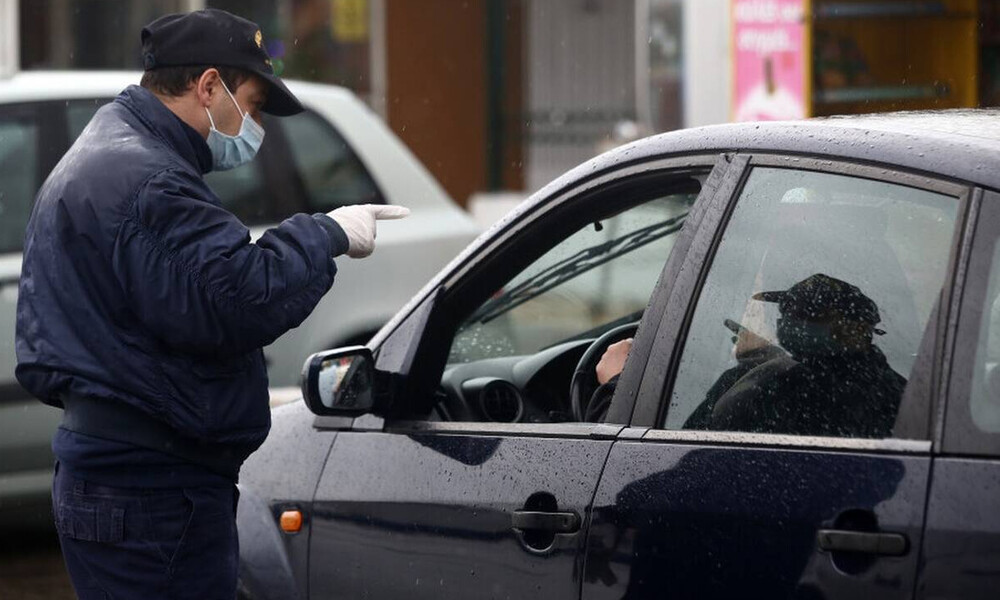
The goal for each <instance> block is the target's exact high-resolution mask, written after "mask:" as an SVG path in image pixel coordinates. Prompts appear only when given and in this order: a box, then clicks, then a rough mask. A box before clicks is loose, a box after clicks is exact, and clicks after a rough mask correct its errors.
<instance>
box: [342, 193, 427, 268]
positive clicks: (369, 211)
mask: <svg viewBox="0 0 1000 600" xmlns="http://www.w3.org/2000/svg"><path fill="white" fill-rule="evenodd" d="M326 214H327V215H328V216H329V217H330V218H331V219H333V220H334V221H336V222H337V224H338V225H340V228H341V229H343V230H344V233H346V234H347V241H348V242H349V244H348V249H347V255H348V256H350V257H351V258H364V257H366V256H368V255H369V254H371V253H372V252H373V251H374V250H375V221H376V220H380V219H381V220H385V219H402V218H403V217H405V216H407V215H409V214H410V209H408V208H406V207H405V206H395V205H392V204H389V205H386V204H355V205H353V206H341V207H340V208H338V209H336V210H331V211H330V212H328V213H326Z"/></svg>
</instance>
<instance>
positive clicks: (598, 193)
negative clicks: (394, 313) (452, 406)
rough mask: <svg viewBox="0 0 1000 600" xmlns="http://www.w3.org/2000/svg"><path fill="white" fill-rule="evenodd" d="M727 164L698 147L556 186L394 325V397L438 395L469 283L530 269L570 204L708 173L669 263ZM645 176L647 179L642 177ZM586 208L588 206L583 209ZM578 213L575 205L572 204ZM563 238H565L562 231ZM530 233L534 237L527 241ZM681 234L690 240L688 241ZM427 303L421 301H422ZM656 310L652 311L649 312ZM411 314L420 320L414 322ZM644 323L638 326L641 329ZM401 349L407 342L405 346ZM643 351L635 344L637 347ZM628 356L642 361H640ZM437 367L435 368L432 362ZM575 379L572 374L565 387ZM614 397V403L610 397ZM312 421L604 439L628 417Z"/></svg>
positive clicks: (394, 415) (390, 349)
mask: <svg viewBox="0 0 1000 600" xmlns="http://www.w3.org/2000/svg"><path fill="white" fill-rule="evenodd" d="M727 168H728V164H727V163H726V161H724V160H721V159H720V157H719V155H718V154H717V153H708V154H697V155H691V156H685V157H673V158H662V159H654V160H650V161H647V162H643V163H639V164H636V165H632V166H629V167H626V168H618V169H617V170H614V171H613V172H611V173H604V174H601V173H598V174H596V176H594V177H591V178H587V179H584V180H583V181H582V182H579V183H578V184H577V185H574V186H572V187H569V188H565V187H563V188H561V189H558V190H556V191H555V192H554V193H553V194H552V195H551V196H550V197H549V198H548V199H546V200H544V201H542V202H539V203H537V204H535V205H534V206H532V207H531V208H530V209H528V210H527V211H526V212H525V213H524V214H522V215H520V216H519V218H518V219H516V220H513V221H511V222H509V223H508V224H507V225H506V227H505V228H504V229H503V230H501V231H500V232H499V233H498V234H497V235H495V236H494V237H493V239H492V240H490V242H489V243H487V244H485V245H484V246H483V247H481V248H480V249H479V251H478V252H477V253H476V254H475V255H474V256H473V257H471V258H470V260H468V261H467V262H465V263H464V264H462V265H460V266H458V267H457V268H455V269H454V270H453V271H452V272H451V273H449V274H448V275H447V276H445V277H444V278H443V279H442V284H441V286H440V287H438V288H436V291H435V292H433V295H432V296H429V297H427V298H425V299H424V301H423V302H424V303H426V302H429V303H430V304H428V305H427V306H424V307H423V308H422V309H421V310H417V311H414V313H411V314H410V315H409V316H408V317H407V318H406V319H405V320H404V321H403V322H401V324H400V325H399V327H398V328H397V329H396V331H395V332H393V333H392V334H390V336H389V337H388V338H387V339H386V341H385V342H384V343H383V345H382V346H381V347H380V348H379V349H378V353H379V359H378V363H379V364H378V365H377V366H378V367H379V368H384V365H383V364H381V363H382V358H383V355H386V357H387V358H388V357H390V356H394V355H395V354H394V353H395V351H396V350H395V348H396V347H397V346H405V347H406V351H405V352H404V354H405V357H404V362H403V364H398V365H394V369H399V371H400V372H402V373H403V374H405V375H407V376H406V377H404V378H402V380H401V382H399V383H400V385H399V386H398V387H397V388H396V389H394V390H393V395H394V396H395V398H394V402H395V403H396V404H400V403H401V404H404V405H407V406H412V403H414V402H420V401H421V399H422V398H429V397H431V396H432V395H433V390H434V389H436V385H437V383H438V382H439V381H440V376H441V373H440V372H438V369H437V368H436V365H438V364H439V363H440V364H443V361H444V360H445V358H446V357H447V354H448V351H449V350H450V347H451V341H452V340H453V338H454V334H455V328H456V327H457V326H458V325H459V324H460V322H461V319H460V318H458V317H456V316H455V315H457V314H463V315H464V314H466V312H467V311H463V310H462V309H461V308H459V307H466V305H470V306H471V307H472V308H473V309H474V307H475V306H476V305H478V296H477V297H476V298H474V299H473V298H470V296H473V295H475V294H470V290H474V289H486V288H488V287H489V286H484V283H483V282H484V281H496V280H498V279H503V278H504V277H505V276H506V275H507V274H509V272H511V271H513V272H516V269H518V268H524V267H525V266H527V265H528V264H530V263H531V262H532V261H533V260H535V259H537V258H538V257H539V256H541V255H542V254H544V253H545V252H546V251H547V250H548V249H551V247H552V245H551V244H549V243H547V242H545V241H544V235H540V234H539V232H540V231H542V230H544V229H545V228H546V227H548V226H550V225H551V224H552V223H553V222H554V221H560V220H564V219H565V211H566V210H573V207H571V205H573V204H576V205H582V206H584V207H592V206H594V204H595V203H596V202H598V201H599V199H600V198H601V197H605V196H606V195H607V194H608V193H613V192H615V191H620V190H621V188H622V187H623V186H636V187H640V186H648V185H650V184H655V183H656V182H657V181H660V182H663V183H664V187H665V188H666V186H667V185H668V182H669V181H670V180H671V179H675V180H676V179H680V178H683V177H685V176H687V175H690V174H694V173H705V174H708V181H706V183H705V185H703V187H702V191H701V192H700V193H699V196H698V201H697V202H695V205H694V206H695V208H693V209H692V212H691V215H690V216H689V221H690V222H691V225H692V226H691V227H689V226H688V225H687V224H685V227H684V228H683V229H682V230H681V231H680V232H679V233H678V235H679V237H678V241H677V243H676V244H675V246H674V249H673V250H672V252H671V258H670V259H669V260H666V259H665V264H669V263H672V262H676V259H674V258H673V257H674V256H675V255H677V254H678V252H679V251H681V253H683V252H686V247H687V246H690V238H691V237H692V236H693V232H694V231H695V230H696V229H697V227H698V226H699V225H698V223H697V217H696V216H695V215H696V213H697V212H698V211H699V209H698V208H697V207H698V206H699V205H707V204H708V200H710V199H711V198H710V196H713V195H714V194H715V193H716V192H717V190H716V189H714V188H712V187H711V185H710V182H711V180H712V179H713V176H714V174H715V173H716V172H717V170H720V169H721V170H723V173H724V172H725V170H726V169H727ZM640 180H641V181H640ZM577 210H587V208H582V209H577ZM574 212H576V211H574ZM561 239H562V238H561ZM529 240H530V241H529ZM683 240H687V241H686V242H685V241H683ZM525 245H530V246H531V247H532V248H533V250H532V251H530V252H527V253H526V252H525V251H524V246H525ZM666 268H667V267H666V266H665V267H664V270H661V273H660V276H659V279H658V281H657V283H656V284H655V286H654V288H653V292H652V293H651V296H650V298H651V299H652V298H655V297H657V295H658V290H659V289H660V288H661V287H662V286H663V285H664V284H665V279H664V273H665V272H666ZM422 304H423V303H422ZM655 309H656V307H654V306H652V305H650V306H649V307H648V308H647V316H644V318H643V320H642V323H647V322H650V323H654V324H655V323H657V322H659V315H656V314H652V315H651V314H650V311H652V310H655ZM650 316H651V317H652V318H650ZM410 321H414V324H413V325H412V326H410V325H409V322H410ZM642 330H643V327H642V326H640V328H639V331H640V332H641V331H642ZM397 333H399V334H402V335H400V337H399V338H398V339H394V338H395V337H396V334H397ZM399 349H400V350H403V348H399ZM633 352H634V353H636V354H637V351H636V350H633ZM639 358H640V360H635V361H630V362H638V363H644V362H645V361H643V360H641V357H639ZM431 367H435V368H431ZM568 385H569V382H568V381H567V386H568ZM612 404H614V403H612ZM630 413H631V407H628V408H627V411H626V414H630ZM314 426H316V427H319V428H324V429H338V428H340V429H343V428H353V429H354V430H359V429H364V430H371V429H373V428H374V429H380V430H381V429H384V430H385V431H392V432H396V433H407V432H411V433H412V432H440V433H448V434H477V435H481V434H483V433H495V434H497V435H518V436H544V437H581V436H583V437H589V438H594V437H595V436H596V437H599V438H606V437H614V436H615V435H617V433H618V432H619V431H620V430H621V429H622V428H623V427H624V425H623V424H602V423H594V424H587V423H576V422H566V423H486V422H479V421H454V422H451V421H446V422H436V421H427V420H417V419H414V418H412V417H411V416H409V415H407V414H406V413H405V412H403V413H400V412H399V411H398V407H397V410H395V411H394V410H392V409H390V411H389V414H388V415H384V416H372V415H368V416H365V417H361V418H358V419H355V420H354V421H353V423H351V422H349V420H347V419H341V420H336V421H335V420H332V419H324V418H322V417H321V418H318V419H317V420H316V421H315V424H314Z"/></svg>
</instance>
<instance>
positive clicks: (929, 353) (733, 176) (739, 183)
mask: <svg viewBox="0 0 1000 600" xmlns="http://www.w3.org/2000/svg"><path fill="white" fill-rule="evenodd" d="M737 156H740V157H742V158H743V159H744V162H743V163H742V165H741V168H740V169H734V170H733V171H731V172H730V173H729V175H728V179H727V181H726V183H725V187H726V188H728V189H729V190H730V193H729V194H728V195H722V194H720V195H718V196H717V197H716V198H715V205H714V206H713V207H712V208H711V209H710V210H709V212H710V214H711V215H712V216H713V220H712V221H711V222H706V223H704V225H703V227H702V228H701V229H700V230H699V234H698V239H697V240H696V241H695V242H694V244H695V246H696V247H702V248H705V252H704V253H703V254H702V255H701V256H700V257H699V256H697V255H692V256H689V257H688V262H687V263H686V265H685V267H684V269H683V270H685V271H687V272H688V273H689V278H690V279H692V280H693V281H692V282H691V285H688V286H685V292H686V294H685V295H684V296H683V297H679V298H674V299H671V303H670V305H668V307H667V310H666V311H665V313H664V317H663V320H662V322H661V323H660V324H659V327H658V331H657V334H656V338H657V345H656V346H655V347H654V348H653V349H652V351H651V352H650V353H649V355H648V360H649V361H650V364H653V365H658V366H657V367H656V368H650V369H648V370H647V372H648V373H649V375H648V376H647V377H645V378H644V379H643V381H642V383H641V385H640V388H639V391H638V398H637V399H636V405H635V411H634V413H633V415H632V420H631V426H632V427H634V428H648V429H649V431H648V433H647V434H646V437H650V438H651V439H652V438H656V439H659V440H664V441H666V440H672V441H678V442H693V441H699V442H706V443H713V444H723V445H731V444H737V445H746V446H754V447H756V446H781V447H784V446H794V447H822V448H833V449H844V450H852V451H860V450H864V451H875V450H879V449H882V450H885V451H890V452H927V451H929V450H930V449H931V448H932V447H936V446H938V445H939V444H940V435H939V431H938V430H939V428H938V427H937V424H938V422H939V420H940V418H941V416H940V411H939V410H935V409H936V408H939V407H940V406H941V401H942V399H943V397H944V396H943V386H942V385H941V383H942V382H943V381H945V380H946V375H947V371H946V367H947V364H946V360H945V357H946V353H945V352H944V347H945V344H946V343H950V342H951V341H952V340H953V339H954V332H953V329H954V327H953V326H954V324H953V323H951V322H950V320H949V315H950V314H951V307H952V305H953V298H952V294H951V293H950V291H951V290H954V289H955V281H956V273H958V272H959V271H960V270H961V269H960V262H959V261H960V259H963V260H964V258H965V253H960V252H959V250H960V248H961V246H962V243H963V240H964V239H965V231H966V221H967V217H968V212H969V207H970V204H971V203H972V200H973V187H972V186H971V185H970V184H968V183H965V182H960V181H957V180H952V179H948V178H947V177H944V176H942V175H940V174H928V173H917V172H913V171H909V170H906V169H901V168H899V167H897V166H893V165H881V164H872V163H860V162H852V161H850V160H848V159H841V158H838V159H834V158H830V159H826V158H817V157H814V156H801V155H793V154H784V153H778V152H760V153H753V154H750V153H747V154H742V155H737ZM756 167H772V168H787V169H793V170H804V171H813V172H819V173H827V174H831V175H841V176H847V177H859V178H863V179H869V180H874V181H882V182H886V183H893V184H899V185H905V186H908V187H914V188H918V189H921V190H926V191H930V192H937V193H941V194H945V195H948V196H952V197H954V198H955V199H956V201H957V202H958V203H959V205H958V213H957V215H956V223H955V230H954V233H953V235H952V241H951V246H950V250H949V258H948V266H947V269H946V272H945V279H944V282H943V284H942V289H943V290H945V291H946V293H944V294H942V296H941V297H940V300H939V305H938V306H937V307H936V309H935V310H934V311H932V313H931V315H930V317H929V319H928V323H927V325H926V326H925V331H924V337H923V339H922V341H921V344H920V346H919V350H918V356H917V359H916V361H915V363H914V367H913V371H912V373H921V374H922V375H924V376H922V377H919V378H918V377H912V376H911V377H910V384H909V385H908V386H907V391H906V395H905V396H904V400H903V404H902V405H901V408H900V416H899V417H898V418H897V422H898V423H903V424H905V426H906V427H907V430H908V431H912V432H914V433H915V434H916V435H920V436H921V439H912V440H911V439H905V438H904V439H900V438H893V439H884V440H863V441H860V440H858V439H856V438H829V437H818V436H793V435H787V434H759V433H749V432H716V431H690V430H667V429H661V428H660V424H661V423H662V422H663V420H664V418H665V416H666V411H667V409H668V406H669V401H670V395H671V392H672V389H673V385H674V382H675V379H676V376H677V371H678V368H679V365H680V359H681V356H682V355H683V351H684V344H685V342H686V340H687V337H688V333H689V329H690V326H691V323H692V320H693V317H694V311H695V308H696V305H697V301H698V299H699V297H700V295H701V291H702V289H703V287H704V285H705V281H706V279H707V277H708V274H709V272H710V270H711V267H712V263H713V261H714V259H715V256H716V254H717V251H718V248H719V245H720V243H721V241H722V237H723V235H724V233H725V231H726V227H727V226H728V224H729V220H730V218H731V217H732V214H733V211H734V210H735V207H736V204H737V202H738V201H739V199H740V196H741V195H742V193H743V189H744V187H745V184H746V182H747V179H748V178H749V176H750V173H751V172H752V171H753V169H754V168H756ZM932 323H933V326H932Z"/></svg>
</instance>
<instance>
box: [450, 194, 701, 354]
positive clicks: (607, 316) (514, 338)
mask: <svg viewBox="0 0 1000 600" xmlns="http://www.w3.org/2000/svg"><path fill="white" fill-rule="evenodd" d="M696 197H697V193H696V192H692V191H686V192H683V193H676V194H670V195H666V196H663V197H659V198H656V199H653V200H650V201H648V202H645V203H643V204H640V205H638V206H634V207H632V208H629V209H627V210H624V211H621V212H619V213H618V214H615V215H612V216H609V217H607V218H604V219H601V220H599V221H595V222H592V223H589V224H587V225H586V226H584V227H583V228H581V229H579V230H578V231H576V232H575V233H573V234H572V235H570V236H569V237H567V238H566V239H564V240H563V241H561V242H559V243H558V244H556V245H555V246H554V247H553V248H551V249H550V250H549V251H548V252H546V253H545V254H544V255H542V256H541V257H540V258H538V259H537V260H535V261H534V262H532V263H531V264H530V265H529V266H528V267H527V268H525V269H524V270H522V271H521V272H520V273H519V274H517V275H516V276H515V277H514V278H513V279H511V280H510V281H508V282H507V283H506V284H505V285H503V286H502V287H500V288H499V289H497V290H496V292H495V293H494V294H493V295H492V297H491V298H490V299H489V300H487V301H486V302H485V303H484V304H482V305H481V306H480V307H479V308H478V309H477V310H476V311H475V312H473V313H472V315H471V316H470V317H468V318H467V319H465V321H464V322H463V323H462V324H461V325H460V326H459V329H458V333H457V335H456V336H455V338H454V341H453V344H452V346H451V352H450V355H449V363H451V364H455V363H467V362H470V361H476V360H482V359H486V358H498V357H504V356H519V355H526V354H532V353H534V352H537V351H538V350H540V349H542V348H546V347H548V346H551V345H554V344H556V343H558V342H562V341H567V340H570V339H573V338H576V337H586V336H596V335H597V334H598V333H599V332H600V330H601V329H603V328H607V327H608V326H613V325H617V324H619V323H620V322H626V321H637V320H638V319H639V318H640V317H641V313H642V311H643V309H644V308H645V307H646V304H647V303H648V301H649V297H650V293H651V292H652V290H653V287H654V286H655V284H656V281H657V278H658V277H659V274H660V271H661V270H662V269H663V265H664V263H665V262H666V260H667V258H668V257H669V256H670V250H671V248H672V247H673V245H674V242H675V241H676V240H677V236H678V233H679V231H680V229H681V227H682V225H683V223H684V218H685V217H686V216H687V214H688V211H689V210H690V208H691V205H692V204H693V203H694V200H695V198H696Z"/></svg>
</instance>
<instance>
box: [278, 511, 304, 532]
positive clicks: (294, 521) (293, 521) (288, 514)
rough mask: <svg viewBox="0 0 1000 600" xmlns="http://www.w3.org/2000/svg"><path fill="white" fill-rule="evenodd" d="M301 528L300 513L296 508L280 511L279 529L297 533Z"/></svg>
mask: <svg viewBox="0 0 1000 600" xmlns="http://www.w3.org/2000/svg"><path fill="white" fill-rule="evenodd" d="M300 529H302V513H301V512H300V511H297V510H286V511H285V512H283V513H281V530H282V531H284V532H285V533H298V532H299V530H300Z"/></svg>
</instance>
